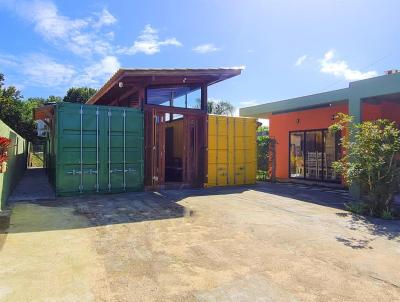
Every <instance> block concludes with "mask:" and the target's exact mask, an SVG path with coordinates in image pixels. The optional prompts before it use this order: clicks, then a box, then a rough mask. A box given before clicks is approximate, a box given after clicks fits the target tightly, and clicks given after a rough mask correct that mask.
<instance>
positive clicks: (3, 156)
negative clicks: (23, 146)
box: [0, 136, 11, 173]
mask: <svg viewBox="0 0 400 302" xmlns="http://www.w3.org/2000/svg"><path fill="white" fill-rule="evenodd" d="M10 144H11V140H10V139H8V138H7V137H2V136H0V173H5V172H6V170H7V159H8V154H7V150H8V147H9V146H10Z"/></svg>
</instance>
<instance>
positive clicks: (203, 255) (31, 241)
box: [0, 184, 400, 302]
mask: <svg viewBox="0 0 400 302" xmlns="http://www.w3.org/2000/svg"><path fill="white" fill-rule="evenodd" d="M345 200H346V192H342V191H336V190H335V191H333V190H329V192H328V190H326V191H324V190H317V189H316V188H315V190H311V188H309V187H304V188H303V187H298V186H292V185H285V184H259V185H257V186H251V187H250V186H249V187H235V188H212V189H206V190H179V191H178V190H177V191H173V190H171V191H163V192H158V193H154V192H140V193H126V194H112V195H111V194H110V195H97V196H79V197H66V198H57V199H56V200H53V201H37V202H19V203H14V204H12V211H13V213H12V216H11V224H10V227H9V228H8V230H7V231H6V232H4V233H3V234H0V268H2V272H3V273H2V274H0V301H13V302H14V301H17V302H18V301H118V302H122V301H129V302H130V301H141V302H147V301H148V302H161V301H163V302H164V301H171V302H176V301H185V302H215V301H218V302H247V301H248V302H255V301H263V302H264V301H265V302H267V301H373V302H376V301H399V300H400V281H399V280H400V262H399V261H398V259H399V256H400V223H399V221H383V220H380V219H366V218H363V217H360V216H357V215H352V214H350V213H348V212H345V211H343V210H341V209H339V208H340V202H342V203H343V201H345Z"/></svg>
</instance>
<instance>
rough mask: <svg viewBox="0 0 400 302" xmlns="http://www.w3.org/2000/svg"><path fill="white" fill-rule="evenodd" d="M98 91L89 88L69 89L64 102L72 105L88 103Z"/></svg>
mask: <svg viewBox="0 0 400 302" xmlns="http://www.w3.org/2000/svg"><path fill="white" fill-rule="evenodd" d="M96 92H97V90H96V89H93V88H89V87H72V88H70V89H68V91H67V94H66V96H65V97H64V99H63V101H64V102H70V103H83V104H84V103H86V102H87V101H88V100H89V99H90V98H91V97H92V96H93V95H94V94H95V93H96Z"/></svg>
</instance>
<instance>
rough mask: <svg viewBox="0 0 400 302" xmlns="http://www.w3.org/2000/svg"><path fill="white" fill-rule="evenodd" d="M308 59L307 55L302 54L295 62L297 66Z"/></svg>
mask: <svg viewBox="0 0 400 302" xmlns="http://www.w3.org/2000/svg"><path fill="white" fill-rule="evenodd" d="M306 59H307V55H302V56H301V57H298V58H297V60H296V62H295V63H294V65H295V66H300V65H302V64H303V63H304V61H305V60H306Z"/></svg>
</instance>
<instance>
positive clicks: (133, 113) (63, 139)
mask: <svg viewBox="0 0 400 302" xmlns="http://www.w3.org/2000/svg"><path fill="white" fill-rule="evenodd" d="M54 122H55V129H54V131H53V133H54V134H52V135H53V137H51V138H50V143H52V145H51V146H50V148H49V149H50V150H49V153H50V163H51V164H50V165H54V166H55V167H52V166H51V167H49V168H50V170H53V169H54V168H55V173H50V175H49V176H50V178H52V177H53V178H54V177H55V181H54V179H53V181H52V182H53V183H54V184H55V188H56V194H57V195H74V194H79V193H95V192H124V191H138V190H142V188H143V164H144V163H143V135H144V132H143V113H142V112H141V111H140V110H138V109H132V108H121V107H106V106H92V105H80V104H68V103H60V104H57V105H56V110H55V121H54ZM52 150H54V151H52ZM52 153H54V154H52Z"/></svg>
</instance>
